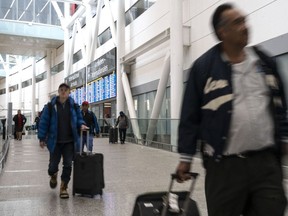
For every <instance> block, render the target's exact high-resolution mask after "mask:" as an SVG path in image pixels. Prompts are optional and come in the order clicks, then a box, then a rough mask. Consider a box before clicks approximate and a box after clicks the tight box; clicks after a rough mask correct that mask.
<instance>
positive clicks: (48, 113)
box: [38, 97, 85, 152]
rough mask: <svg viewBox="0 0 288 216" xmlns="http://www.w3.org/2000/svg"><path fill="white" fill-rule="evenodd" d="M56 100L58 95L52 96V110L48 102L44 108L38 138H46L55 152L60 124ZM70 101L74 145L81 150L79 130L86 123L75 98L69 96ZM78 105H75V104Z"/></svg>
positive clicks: (48, 144)
mask: <svg viewBox="0 0 288 216" xmlns="http://www.w3.org/2000/svg"><path fill="white" fill-rule="evenodd" d="M56 100H57V97H54V98H52V100H51V105H52V110H49V107H48V105H47V104H46V105H45V106H44V108H43V110H42V114H41V118H40V122H39V128H38V139H39V140H45V142H46V144H47V148H48V149H49V151H50V152H53V151H54V149H55V145H56V141H57V132H58V129H57V126H58V122H57V121H58V117H57V109H56ZM68 100H69V103H70V112H71V127H72V132H73V137H74V146H75V148H74V149H75V151H79V149H80V138H79V134H78V131H79V130H80V128H81V125H82V124H85V122H84V120H83V118H82V115H81V111H80V108H79V106H78V105H76V104H75V102H74V100H73V98H71V97H69V98H68ZM74 104H75V105H76V106H75V105H74Z"/></svg>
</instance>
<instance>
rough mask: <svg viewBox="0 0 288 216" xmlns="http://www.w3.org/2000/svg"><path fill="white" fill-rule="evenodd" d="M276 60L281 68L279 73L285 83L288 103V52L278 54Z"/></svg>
mask: <svg viewBox="0 0 288 216" xmlns="http://www.w3.org/2000/svg"><path fill="white" fill-rule="evenodd" d="M276 61H277V64H278V68H279V73H280V76H281V78H282V83H283V85H284V91H285V97H286V103H287V104H288V73H287V71H288V53H286V54H284V55H281V56H277V57H276Z"/></svg>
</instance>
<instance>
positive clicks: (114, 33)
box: [104, 0, 125, 46]
mask: <svg viewBox="0 0 288 216" xmlns="http://www.w3.org/2000/svg"><path fill="white" fill-rule="evenodd" d="M104 2H105V8H106V10H108V12H109V14H110V20H109V21H110V30H111V34H112V40H113V42H114V44H115V46H117V39H116V28H115V23H114V17H113V13H112V10H111V6H110V3H109V2H110V1H109V0H104ZM124 2H125V1H124ZM124 14H125V13H124ZM124 26H125V25H124Z"/></svg>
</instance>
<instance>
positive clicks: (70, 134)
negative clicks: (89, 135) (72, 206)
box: [38, 83, 87, 198]
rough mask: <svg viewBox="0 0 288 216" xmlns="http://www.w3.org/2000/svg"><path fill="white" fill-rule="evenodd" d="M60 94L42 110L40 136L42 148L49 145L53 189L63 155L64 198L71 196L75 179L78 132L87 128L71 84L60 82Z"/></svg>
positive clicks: (62, 195)
mask: <svg viewBox="0 0 288 216" xmlns="http://www.w3.org/2000/svg"><path fill="white" fill-rule="evenodd" d="M58 94H59V96H56V97H54V98H52V100H51V102H49V103H48V104H47V105H45V107H44V109H43V111H42V115H41V119H40V122H39V128H38V139H39V140H40V147H41V148H44V147H45V146H47V148H48V150H49V152H50V160H49V166H48V174H49V175H50V177H51V179H50V187H51V188H56V186H57V173H58V165H59V163H60V160H61V156H62V157H63V170H62V175H61V187H60V198H69V194H68V192H67V185H68V183H69V181H70V178H71V171H72V161H73V157H74V152H78V151H79V149H80V146H79V141H80V139H79V135H78V131H79V130H80V129H87V127H86V126H85V122H84V120H83V118H82V115H81V112H80V108H79V106H78V105H77V104H75V102H74V100H73V99H72V98H71V97H69V94H70V86H69V85H67V84H66V83H62V84H60V86H59V88H58Z"/></svg>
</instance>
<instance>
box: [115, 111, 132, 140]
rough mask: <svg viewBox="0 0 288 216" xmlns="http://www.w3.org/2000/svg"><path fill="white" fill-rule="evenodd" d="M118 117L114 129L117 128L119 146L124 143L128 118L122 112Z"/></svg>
mask: <svg viewBox="0 0 288 216" xmlns="http://www.w3.org/2000/svg"><path fill="white" fill-rule="evenodd" d="M119 114H120V115H119V116H118V118H117V121H116V124H115V127H117V126H118V125H119V126H118V128H119V136H120V142H121V144H124V143H125V139H126V130H127V128H128V127H129V122H128V117H127V116H126V115H125V114H124V112H123V111H121V112H120V113H119Z"/></svg>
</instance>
